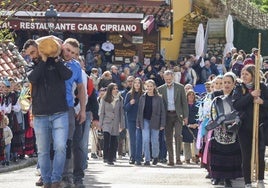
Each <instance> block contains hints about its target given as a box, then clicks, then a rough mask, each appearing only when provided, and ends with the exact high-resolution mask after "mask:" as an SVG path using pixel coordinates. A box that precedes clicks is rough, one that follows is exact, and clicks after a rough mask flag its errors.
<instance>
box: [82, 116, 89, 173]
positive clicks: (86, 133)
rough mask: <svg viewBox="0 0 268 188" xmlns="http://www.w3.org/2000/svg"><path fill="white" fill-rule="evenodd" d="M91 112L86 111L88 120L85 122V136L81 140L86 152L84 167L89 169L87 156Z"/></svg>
mask: <svg viewBox="0 0 268 188" xmlns="http://www.w3.org/2000/svg"><path fill="white" fill-rule="evenodd" d="M90 124H91V119H90V112H86V122H85V123H84V124H83V136H82V140H81V148H82V150H83V153H84V157H83V159H82V160H83V169H87V157H88V139H89V130H90Z"/></svg>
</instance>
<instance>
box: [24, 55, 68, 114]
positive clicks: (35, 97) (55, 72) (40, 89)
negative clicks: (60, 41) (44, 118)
mask: <svg viewBox="0 0 268 188" xmlns="http://www.w3.org/2000/svg"><path fill="white" fill-rule="evenodd" d="M71 76H72V71H71V70H70V69H68V68H67V67H66V66H64V64H63V62H55V59H53V58H48V60H47V61H46V62H43V61H40V62H39V63H38V64H37V65H36V66H35V67H34V69H33V71H32V72H31V73H30V74H29V76H28V79H29V81H30V82H31V84H32V93H31V96H32V112H33V115H52V114H55V113H58V112H65V111H68V105H67V101H66V87H65V80H68V79H69V78H71Z"/></svg>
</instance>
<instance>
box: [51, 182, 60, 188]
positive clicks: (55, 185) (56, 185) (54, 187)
mask: <svg viewBox="0 0 268 188" xmlns="http://www.w3.org/2000/svg"><path fill="white" fill-rule="evenodd" d="M51 188H61V186H60V182H54V183H52V184H51Z"/></svg>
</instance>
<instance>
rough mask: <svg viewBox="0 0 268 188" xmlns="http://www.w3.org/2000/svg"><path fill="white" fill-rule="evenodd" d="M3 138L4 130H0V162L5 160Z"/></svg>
mask: <svg viewBox="0 0 268 188" xmlns="http://www.w3.org/2000/svg"><path fill="white" fill-rule="evenodd" d="M3 138H4V129H3V128H0V161H3V160H4V159H5V140H4V139H3Z"/></svg>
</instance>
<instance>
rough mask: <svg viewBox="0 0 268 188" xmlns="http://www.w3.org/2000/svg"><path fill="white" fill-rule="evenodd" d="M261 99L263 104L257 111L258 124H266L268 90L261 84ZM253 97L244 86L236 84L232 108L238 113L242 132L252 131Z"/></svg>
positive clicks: (267, 118) (267, 117)
mask: <svg viewBox="0 0 268 188" xmlns="http://www.w3.org/2000/svg"><path fill="white" fill-rule="evenodd" d="M260 89H261V96H260V97H261V99H263V100H264V103H263V104H262V105H260V110H259V123H260V124H261V123H266V122H268V113H267V110H268V88H267V87H266V86H265V85H264V84H263V83H261V84H260ZM253 99H254V98H253V96H252V95H251V94H250V92H249V90H248V89H247V88H246V86H245V85H244V84H238V85H237V86H236V87H235V89H234V93H233V106H234V109H235V110H237V111H238V112H239V116H240V120H241V127H240V129H242V130H244V131H250V132H252V131H253V106H254V103H253Z"/></svg>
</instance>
